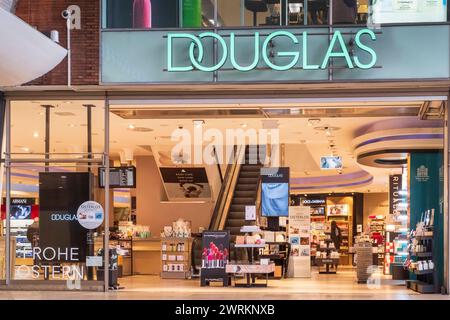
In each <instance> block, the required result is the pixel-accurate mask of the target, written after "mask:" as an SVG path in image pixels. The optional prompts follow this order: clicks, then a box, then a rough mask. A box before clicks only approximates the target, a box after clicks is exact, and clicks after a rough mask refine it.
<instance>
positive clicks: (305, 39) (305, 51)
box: [302, 31, 319, 70]
mask: <svg viewBox="0 0 450 320" xmlns="http://www.w3.org/2000/svg"><path fill="white" fill-rule="evenodd" d="M302 58H303V69H305V70H316V69H319V65H317V64H311V65H309V64H308V33H307V32H306V31H305V32H303V57H302Z"/></svg>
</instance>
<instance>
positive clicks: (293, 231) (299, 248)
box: [288, 206, 311, 278]
mask: <svg viewBox="0 0 450 320" xmlns="http://www.w3.org/2000/svg"><path fill="white" fill-rule="evenodd" d="M310 210H311V208H310V207H307V206H295V207H289V243H290V244H291V256H290V260H289V265H290V270H289V272H288V273H289V274H290V275H291V276H292V277H294V278H303V277H310V276H311V251H310V250H311V247H310V235H311V232H310V225H311V221H310V212H311V211H310Z"/></svg>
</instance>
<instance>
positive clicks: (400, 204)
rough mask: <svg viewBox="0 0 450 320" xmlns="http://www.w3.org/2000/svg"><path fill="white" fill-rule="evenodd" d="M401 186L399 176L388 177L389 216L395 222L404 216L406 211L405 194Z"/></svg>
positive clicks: (400, 176) (401, 180) (400, 177)
mask: <svg viewBox="0 0 450 320" xmlns="http://www.w3.org/2000/svg"><path fill="white" fill-rule="evenodd" d="M404 187H406V186H403V179H402V175H401V174H393V175H390V176H389V214H391V215H392V216H393V218H394V219H395V220H398V219H399V217H401V216H406V215H407V214H408V211H407V197H408V195H407V192H406V191H405V190H403V189H404Z"/></svg>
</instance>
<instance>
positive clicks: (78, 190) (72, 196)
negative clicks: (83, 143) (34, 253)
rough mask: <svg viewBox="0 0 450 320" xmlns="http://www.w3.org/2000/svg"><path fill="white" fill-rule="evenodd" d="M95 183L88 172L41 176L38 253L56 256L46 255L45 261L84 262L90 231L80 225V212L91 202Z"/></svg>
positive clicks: (44, 173) (54, 173)
mask: <svg viewBox="0 0 450 320" xmlns="http://www.w3.org/2000/svg"><path fill="white" fill-rule="evenodd" d="M92 181H93V175H92V173H88V172H70V173H69V172H68V173H59V172H58V173H57V172H41V173H39V205H40V219H39V247H40V248H38V249H39V250H41V251H42V252H43V253H44V252H56V253H57V254H55V255H53V254H49V255H46V256H45V260H47V261H52V262H76V263H80V262H85V260H86V247H87V246H86V243H87V232H88V230H87V229H86V228H84V227H83V226H82V225H81V224H80V223H79V222H78V217H77V211H78V209H79V207H80V205H81V204H83V203H84V202H86V201H89V200H90V199H91V197H92V194H91V190H92V188H91V185H92ZM67 252H72V253H73V254H67ZM75 253H76V254H75ZM74 259H75V260H74Z"/></svg>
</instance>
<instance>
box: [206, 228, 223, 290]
mask: <svg viewBox="0 0 450 320" xmlns="http://www.w3.org/2000/svg"><path fill="white" fill-rule="evenodd" d="M229 259H230V233H229V232H228V231H203V234H202V270H201V285H202V286H205V285H207V284H208V283H209V282H211V281H221V282H223V284H224V286H226V285H227V284H228V276H227V273H226V272H225V268H226V266H227V264H228V261H229Z"/></svg>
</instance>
